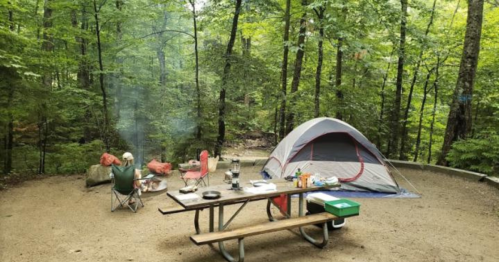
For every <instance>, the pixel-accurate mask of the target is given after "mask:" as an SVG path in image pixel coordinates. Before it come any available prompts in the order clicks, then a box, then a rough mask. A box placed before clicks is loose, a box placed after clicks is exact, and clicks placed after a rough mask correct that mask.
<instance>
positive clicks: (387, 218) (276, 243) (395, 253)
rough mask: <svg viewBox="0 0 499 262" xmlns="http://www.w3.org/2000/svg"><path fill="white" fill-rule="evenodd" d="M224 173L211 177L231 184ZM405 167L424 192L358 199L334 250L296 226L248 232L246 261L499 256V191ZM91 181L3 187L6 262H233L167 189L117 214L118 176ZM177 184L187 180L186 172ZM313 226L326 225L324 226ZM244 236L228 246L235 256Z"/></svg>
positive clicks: (2, 254) (252, 212)
mask: <svg viewBox="0 0 499 262" xmlns="http://www.w3.org/2000/svg"><path fill="white" fill-rule="evenodd" d="M224 171H225V170H218V171H217V172H216V173H215V174H213V175H212V176H211V178H210V183H211V184H215V183H217V184H220V183H222V180H223V177H224V176H223V172H224ZM257 171H258V168H255V167H253V168H243V169H242V172H241V174H242V175H241V177H242V180H243V181H248V180H249V179H258V178H259V176H258V175H257ZM401 172H402V173H403V174H404V175H405V176H406V177H407V178H408V179H409V180H411V182H412V183H413V184H414V185H415V186H416V187H417V188H418V189H419V190H420V191H421V193H422V194H423V197H422V198H420V199H355V201H357V202H360V203H361V204H362V207H361V214H360V216H358V217H354V218H351V219H348V220H347V224H346V226H345V227H344V228H343V229H341V230H337V231H333V232H332V233H331V234H330V244H329V245H328V246H327V247H326V248H325V249H318V248H316V247H314V246H312V245H311V244H309V243H308V242H306V241H303V240H302V239H301V238H300V237H299V236H298V235H297V234H294V233H291V232H289V231H281V232H277V233H272V234H265V235H260V236H254V237H248V238H246V239H245V246H246V261H286V262H289V261H303V262H305V261H333V260H334V261H499V248H498V245H499V190H497V189H494V188H492V187H490V186H487V185H485V184H484V183H477V182H468V181H465V180H461V179H458V178H453V177H449V176H446V175H441V174H434V173H429V172H426V171H424V172H423V171H414V170H406V169H401ZM251 173H253V174H254V175H249V174H251ZM396 179H397V180H398V181H399V182H400V183H401V184H403V185H404V186H405V187H407V186H406V185H405V183H404V182H403V180H402V179H401V178H399V177H396ZM84 184H85V182H84V178H83V176H67V177H62V176H56V177H48V178H46V179H43V180H35V181H29V182H25V183H23V184H21V185H19V186H16V187H14V188H10V189H8V190H4V191H1V192H0V199H1V201H0V261H16V262H17V261H224V260H223V258H222V257H221V256H220V255H219V254H218V253H216V252H213V251H212V250H211V248H210V247H209V246H196V245H195V244H193V243H192V242H191V241H190V240H189V236H191V235H192V234H193V232H194V225H193V216H194V213H193V212H187V213H178V214H173V215H169V216H163V215H161V214H160V213H159V212H158V211H157V209H158V207H161V208H166V207H173V206H175V204H174V202H173V201H172V200H171V199H168V198H167V196H166V194H165V192H166V191H163V192H158V193H149V194H143V195H142V196H143V201H144V204H145V207H144V208H140V209H139V210H138V212H137V213H136V214H134V213H132V212H130V211H129V210H128V209H119V210H117V211H115V212H114V213H111V212H110V199H111V195H110V187H111V186H110V184H106V185H100V186H97V187H93V188H85V187H84ZM168 186H169V189H168V190H173V189H175V188H180V187H181V186H183V183H182V181H181V180H180V178H179V177H178V174H177V173H175V174H173V175H172V176H170V177H169V178H168ZM407 188H408V187H407ZM293 201H294V203H293V204H294V212H296V211H297V208H296V202H297V199H293ZM265 205H266V203H265V202H263V201H259V202H252V203H250V204H248V205H247V207H246V208H245V209H244V210H243V211H242V212H241V214H240V215H239V216H238V217H237V218H236V219H235V221H234V222H233V224H232V225H231V228H237V227H238V226H240V225H246V224H254V223H258V222H266V221H267V218H266V214H265ZM226 209H228V210H227V211H235V210H236V206H230V207H227V208H226ZM215 213H216V212H215ZM228 213H229V212H227V214H228ZM277 213H278V212H277V211H276V210H275V214H276V216H277ZM207 217H208V210H204V211H203V212H201V221H200V222H201V226H202V229H204V230H206V228H207V227H206V226H207V220H208V218H207ZM293 232H295V233H296V232H297V230H294V231H293ZM308 232H311V234H315V233H314V232H316V233H317V234H319V233H320V231H319V230H318V229H316V228H315V227H310V228H309V229H308ZM236 243H237V241H231V242H229V244H228V245H227V246H228V248H229V250H230V251H232V253H233V254H235V251H236V248H237V244H236Z"/></svg>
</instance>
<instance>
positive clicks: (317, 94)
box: [314, 7, 326, 117]
mask: <svg viewBox="0 0 499 262" xmlns="http://www.w3.org/2000/svg"><path fill="white" fill-rule="evenodd" d="M314 10H315V9H314ZM325 10H326V8H325V7H320V8H319V11H318V12H317V10H315V12H316V14H317V17H318V18H319V41H318V43H317V49H318V51H319V52H318V58H317V70H316V71H315V112H314V117H319V114H320V95H321V75H322V60H323V58H324V50H323V49H322V44H323V39H324V25H323V18H324V11H325Z"/></svg>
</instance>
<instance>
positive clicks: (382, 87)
mask: <svg viewBox="0 0 499 262" xmlns="http://www.w3.org/2000/svg"><path fill="white" fill-rule="evenodd" d="M394 51H395V46H394V47H393V49H392V52H391V53H390V57H389V61H388V66H387V68H386V72H385V75H384V76H383V84H382V85H381V109H380V113H379V122H378V142H377V145H378V149H379V150H380V151H381V146H382V144H381V133H382V129H383V128H382V126H383V117H384V113H385V86H386V80H387V79H388V74H389V73H390V67H391V65H392V56H393V52H394ZM385 153H386V152H385Z"/></svg>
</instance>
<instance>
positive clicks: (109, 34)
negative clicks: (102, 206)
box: [0, 0, 499, 174]
mask: <svg viewBox="0 0 499 262" xmlns="http://www.w3.org/2000/svg"><path fill="white" fill-rule="evenodd" d="M121 2H122V6H121V8H117V6H116V3H117V2H116V1H102V0H97V1H96V3H97V5H98V7H100V8H99V10H98V14H97V15H98V17H99V19H100V25H99V30H100V44H101V48H102V61H101V62H102V64H103V67H104V69H103V70H102V71H101V70H100V69H99V58H98V52H97V36H96V23H95V22H96V21H95V16H94V15H95V14H94V10H93V1H84V0H73V1H64V0H51V1H36V0H24V1H0V10H2V11H1V12H0V142H1V143H2V145H5V144H6V141H7V137H8V134H9V132H12V134H13V144H12V147H13V151H12V159H13V170H12V172H21V173H33V174H34V173H37V172H39V165H40V162H41V161H40V160H41V156H43V154H42V153H43V152H45V156H46V158H45V163H46V170H45V172H47V173H81V172H83V171H84V170H85V169H86V168H88V166H90V165H92V164H96V163H98V161H99V157H100V155H101V154H102V153H103V152H104V151H105V149H104V147H103V145H102V142H101V141H103V138H104V136H105V135H108V136H110V143H111V148H112V149H113V150H115V151H113V152H116V155H120V154H121V152H123V151H125V150H126V151H131V152H132V153H134V155H135V156H136V159H138V160H139V161H140V162H141V163H145V162H147V161H149V160H151V159H152V158H157V159H159V158H160V157H161V156H163V157H166V160H167V161H171V162H174V163H177V162H182V161H185V160H186V159H189V158H193V157H195V153H196V150H197V149H199V148H202V149H208V150H209V151H212V150H213V148H214V145H215V141H216V138H217V135H218V110H219V92H220V88H221V86H222V76H223V71H224V66H225V63H226V61H227V59H228V61H229V62H230V64H231V70H230V74H229V78H228V82H227V85H226V101H227V103H226V112H227V114H226V116H225V123H226V143H227V145H230V144H235V143H239V142H240V141H241V140H242V139H244V135H245V134H246V133H248V131H253V130H258V131H263V132H270V133H273V132H274V131H277V132H278V130H277V129H276V126H278V124H277V123H276V120H277V121H279V119H278V115H276V112H278V110H279V107H280V104H281V101H282V99H286V101H290V100H291V99H294V101H296V105H294V106H291V105H290V104H289V103H288V104H287V109H286V110H287V111H286V113H290V112H293V113H295V116H296V121H295V122H296V125H299V124H301V123H303V122H305V121H307V120H309V119H311V118H312V117H313V115H314V103H315V100H314V94H315V74H316V67H317V61H318V50H317V46H318V41H319V40H323V51H324V61H323V67H322V74H321V80H322V81H321V93H320V116H328V117H334V116H335V115H336V113H337V112H342V113H343V115H344V120H345V121H346V122H348V123H349V124H351V125H353V126H354V127H356V128H357V129H359V130H360V131H361V132H362V133H364V134H365V135H366V136H367V137H368V138H369V139H370V140H371V141H373V142H375V143H378V142H379V144H378V145H377V146H378V148H380V149H382V150H383V149H385V148H387V144H388V141H389V139H388V138H389V137H390V136H391V134H390V133H389V132H390V131H389V130H390V129H389V126H390V124H391V123H390V120H389V116H390V114H391V113H392V112H393V110H394V107H393V104H394V94H395V79H396V69H397V64H396V63H397V59H398V51H399V50H398V37H399V31H400V4H399V2H398V1H390V0H358V1H347V0H310V1H307V2H308V6H304V7H303V6H301V3H302V1H301V0H292V1H291V4H292V5H291V6H292V7H291V29H290V39H289V41H288V42H286V43H284V42H283V34H284V32H283V29H284V22H283V14H284V9H285V3H286V1H284V0H276V1H265V0H257V1H256V0H255V1H243V7H242V10H241V15H240V17H239V24H238V31H237V32H236V33H237V37H236V42H235V46H234V51H233V53H232V55H231V57H226V56H225V52H226V50H227V42H228V39H229V35H230V29H231V26H232V18H233V14H234V1H230V0H220V1H199V0H198V1H196V2H198V4H199V5H198V6H197V8H196V10H197V13H196V19H197V26H198V31H197V35H198V51H199V89H200V96H201V101H200V111H201V112H200V113H201V114H200V117H198V116H197V91H196V85H195V78H194V76H195V60H194V57H195V56H194V38H193V35H194V32H193V21H192V19H193V16H192V10H191V9H190V8H189V5H188V4H187V2H182V1H159V0H153V1H150V0H137V1H121ZM432 2H433V1H421V0H415V1H409V5H410V8H409V16H408V21H407V25H408V32H407V43H406V48H405V49H406V50H405V53H406V56H405V67H404V71H405V73H404V79H403V88H404V93H403V97H402V105H404V107H405V105H406V103H407V100H408V96H407V95H408V89H409V86H410V85H411V82H412V78H413V76H414V73H415V69H416V63H417V62H418V59H419V54H420V52H421V51H424V55H423V57H422V60H421V68H420V69H419V72H418V77H417V78H416V81H415V87H414V95H413V98H412V104H411V107H410V110H409V119H408V123H407V127H408V140H407V147H408V148H409V150H408V151H409V154H411V152H413V151H414V149H415V140H416V134H417V131H418V128H419V127H418V123H419V116H420V113H421V105H422V101H423V98H424V94H423V85H424V81H425V76H426V72H427V71H428V70H429V69H430V68H432V67H434V66H435V65H436V63H437V59H438V58H441V59H442V58H444V57H445V58H446V61H445V64H444V65H442V67H441V68H440V72H439V78H438V79H437V78H436V76H435V75H434V74H433V75H431V77H430V86H432V84H433V83H438V98H435V92H434V89H429V90H428V93H427V96H426V99H427V100H426V105H425V107H424V108H423V111H422V112H423V113H424V115H423V121H422V127H421V128H422V132H421V145H420V151H419V157H420V158H419V161H427V157H428V156H429V155H430V154H432V156H433V159H432V161H434V159H435V157H434V156H436V155H437V154H439V151H440V147H441V144H442V141H443V133H444V131H445V127H446V118H447V115H448V103H449V102H450V101H451V99H452V94H453V89H454V87H455V83H456V79H457V73H458V70H459V68H458V67H457V66H456V65H458V64H459V61H460V59H461V56H462V42H463V36H464V32H465V27H466V8H467V7H466V4H465V3H464V2H463V1H460V5H459V6H458V5H457V4H458V1H457V0H453V1H437V8H436V13H435V19H434V21H433V25H432V27H431V28H430V31H429V34H428V35H427V36H425V32H426V27H427V24H428V20H429V17H430V13H431V7H432ZM201 3H202V4H201ZM45 4H50V8H51V9H52V10H53V12H52V16H51V18H50V22H52V27H50V28H44V25H45V26H46V24H44V23H43V22H44V18H43V16H44V11H45V9H46V7H47V6H45ZM321 7H325V8H326V11H325V15H324V20H323V21H322V23H320V22H319V21H318V19H317V15H316V13H315V11H314V9H318V8H321ZM456 7H457V9H456ZM456 10H457V12H456ZM304 12H306V16H307V17H306V18H307V21H308V23H307V35H306V39H307V40H306V41H305V44H304V46H300V47H298V46H296V42H297V38H298V29H299V21H300V18H301V16H302V14H303V13H304ZM319 25H320V26H322V27H323V28H324V31H325V35H324V37H323V38H322V39H321V37H320V36H319ZM498 25H499V8H496V7H493V6H491V5H490V4H486V8H485V12H484V26H483V32H482V41H481V51H480V61H479V65H478V70H477V76H476V82H475V91H476V92H474V100H473V109H474V111H473V123H474V130H475V131H474V133H476V135H475V136H474V137H473V139H471V140H469V141H460V142H457V143H456V145H455V150H454V151H453V152H452V153H451V155H450V156H449V157H450V158H452V163H455V165H456V166H460V167H463V168H474V170H480V172H488V173H494V172H496V171H493V170H492V167H493V166H494V165H493V164H492V163H493V162H491V161H493V159H496V158H494V156H493V155H491V154H493V153H490V152H486V150H485V149H486V148H485V145H484V144H483V143H485V142H484V141H485V136H484V135H483V132H482V134H480V132H479V131H480V130H497V128H499V117H498V112H499V103H498V101H499V100H498V99H497V98H498V97H499V95H498V94H499V88H498V87H499V73H498V72H497V70H495V69H496V68H498V67H499V56H497V53H499V49H498V46H497V42H499V35H498V33H497V28H498ZM44 36H48V37H50V38H51V39H52V41H51V43H52V44H53V45H54V49H53V51H51V52H46V51H44V50H42V43H43V42H44V41H45V40H44ZM339 38H341V39H342V46H341V49H340V50H341V51H342V53H343V60H342V64H343V66H342V83H341V85H340V86H338V87H337V86H336V85H335V80H336V75H335V73H336V69H337V66H338V65H337V62H336V55H337V49H338V43H339ZM243 40H245V41H247V43H248V42H249V43H250V44H249V46H244V45H243ZM284 46H288V47H289V49H290V53H289V66H288V75H286V76H284V77H285V79H286V80H287V82H288V95H287V96H286V97H285V96H284V95H283V93H282V92H281V77H282V76H281V63H282V59H283V57H282V56H283V47H284ZM247 47H249V49H248V48H247ZM299 48H303V49H304V51H305V58H304V61H303V66H302V71H301V79H300V85H299V88H298V91H297V92H296V93H295V94H293V95H290V92H289V89H290V85H291V79H292V75H293V72H294V69H295V68H294V67H295V66H294V59H295V55H296V51H297V50H298V49H299ZM163 58H164V59H163ZM163 62H164V63H163ZM162 63H163V64H162ZM389 65H390V66H389ZM100 74H102V75H103V76H104V90H105V91H106V95H107V101H108V102H107V108H108V117H109V119H110V128H109V130H108V133H107V134H105V130H104V124H103V121H104V117H105V116H104V110H103V94H102V91H101V88H100V83H99V76H100ZM163 77H164V79H163ZM385 77H386V81H385V86H384V91H383V93H382V91H381V86H382V84H383V80H384V78H385ZM45 78H49V79H50V83H45V82H44V81H43V80H44V79H45ZM160 79H163V80H162V81H163V82H160ZM339 90H340V91H342V93H343V100H342V102H341V103H340V100H339V99H338V98H337V96H336V93H337V91H339ZM382 95H383V99H384V105H383V109H382V108H381V100H382ZM435 100H436V102H437V107H436V110H435V111H433V103H434V102H435ZM381 114H383V119H382V120H381V121H380V116H381ZM433 114H434V115H435V122H432V121H433ZM9 123H12V125H13V128H12V130H9ZM432 125H433V129H432V130H431V129H430V128H431V126H432ZM198 128H200V129H201V137H200V138H196V135H197V130H198ZM431 132H433V135H432V138H431V141H430V133H431ZM491 137H494V139H496V138H497V135H492V134H491V133H489V134H488V136H487V139H491ZM44 143H45V144H44ZM430 143H431V145H432V147H431V148H430ZM42 144H44V145H45V147H43V146H42ZM466 147H474V148H475V147H476V150H474V151H472V152H473V153H471V151H470V152H467V151H465V150H464V149H466ZM461 149H462V150H461ZM496 149H497V147H496ZM496 151H497V150H496ZM7 153H8V152H7V149H3V150H0V157H1V158H2V159H4V158H5V157H6V156H7ZM487 154H488V155H487ZM409 157H410V158H412V157H413V155H410V156H409ZM483 159H486V160H483ZM468 160H469V161H468ZM477 161H478V162H477ZM482 161H485V162H482ZM487 161H488V162H487ZM495 163H496V162H495ZM488 164H490V168H489V169H490V170H488V169H487V165H488Z"/></svg>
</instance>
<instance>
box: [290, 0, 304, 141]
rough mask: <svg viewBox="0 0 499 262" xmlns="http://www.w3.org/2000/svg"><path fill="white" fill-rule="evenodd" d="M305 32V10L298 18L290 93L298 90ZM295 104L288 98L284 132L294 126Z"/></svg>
mask: <svg viewBox="0 0 499 262" xmlns="http://www.w3.org/2000/svg"><path fill="white" fill-rule="evenodd" d="M301 4H302V6H303V7H305V6H306V5H307V0H302V3H301ZM306 32H307V12H306V11H304V13H303V15H302V17H301V19H300V31H299V36H298V43H297V46H298V48H299V49H298V51H297V52H296V59H295V69H294V72H293V81H292V82H291V95H293V94H295V93H296V92H297V91H298V86H299V85H300V77H301V68H302V63H303V56H304V55H305V34H306ZM295 104H296V98H293V97H292V98H291V99H290V110H289V113H288V117H287V119H286V134H289V133H290V132H291V131H292V130H293V128H294V124H295V123H294V121H295V113H294V110H296V108H295V107H294V105H295Z"/></svg>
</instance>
